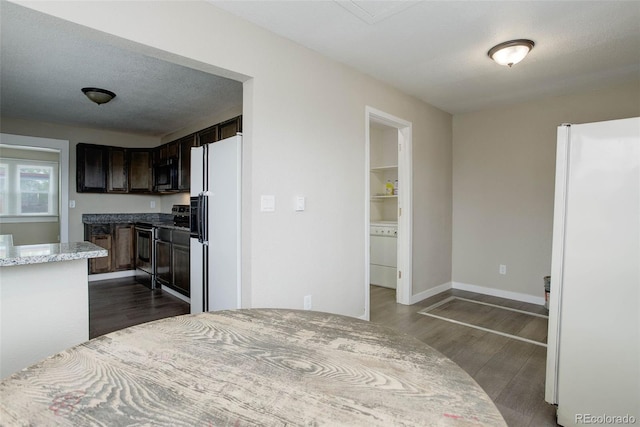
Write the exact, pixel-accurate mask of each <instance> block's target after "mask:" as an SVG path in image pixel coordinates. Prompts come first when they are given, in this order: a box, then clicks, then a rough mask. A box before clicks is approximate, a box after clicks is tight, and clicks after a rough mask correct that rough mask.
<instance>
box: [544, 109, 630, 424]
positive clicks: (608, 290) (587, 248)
mask: <svg viewBox="0 0 640 427" xmlns="http://www.w3.org/2000/svg"><path fill="white" fill-rule="evenodd" d="M639 330H640V118H630V119H622V120H612V121H606V122H599V123H589V124H580V125H563V126H560V127H559V128H558V146H557V158H556V190H555V206H554V221H553V247H552V263H551V295H550V302H549V338H548V348H547V373H546V375H547V378H546V390H545V400H546V401H547V402H549V403H552V404H556V405H558V408H557V417H558V424H560V425H563V426H574V425H584V424H600V425H602V424H604V425H612V424H634V423H638V424H640V333H639Z"/></svg>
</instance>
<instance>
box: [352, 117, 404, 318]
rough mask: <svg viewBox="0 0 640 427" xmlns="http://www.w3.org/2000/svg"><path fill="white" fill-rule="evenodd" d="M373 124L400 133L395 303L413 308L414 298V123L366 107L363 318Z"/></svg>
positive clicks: (367, 308) (366, 310)
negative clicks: (412, 300) (390, 128)
mask: <svg viewBox="0 0 640 427" xmlns="http://www.w3.org/2000/svg"><path fill="white" fill-rule="evenodd" d="M371 123H379V124H382V125H385V126H389V127H392V128H396V129H397V130H398V180H399V181H400V182H401V183H402V190H401V191H400V192H399V195H398V210H399V212H401V214H399V215H398V273H399V277H398V282H397V286H396V302H397V303H399V304H405V305H410V304H411V296H412V286H411V284H412V276H413V268H412V267H413V242H412V236H413V230H412V227H413V220H412V215H413V209H412V206H413V190H412V189H413V181H412V179H413V170H412V166H413V161H412V157H413V154H412V153H413V151H412V124H411V122H409V121H406V120H404V119H401V118H399V117H395V116H393V115H391V114H388V113H385V112H384V111H380V110H377V109H375V108H373V107H370V106H366V107H365V179H364V187H365V191H364V194H365V200H364V215H365V220H364V224H365V227H364V235H365V238H364V240H365V245H364V254H365V256H364V260H365V261H364V264H365V265H364V277H365V280H364V288H365V289H364V295H365V301H364V315H363V316H362V318H363V319H365V320H369V318H370V305H371V304H370V303H371V298H370V292H369V286H370V283H371V280H370V271H369V264H370V245H371V239H370V236H369V232H370V226H371V206H370V202H371V194H370V192H371V182H370V181H371V176H370V170H371V139H370V126H371Z"/></svg>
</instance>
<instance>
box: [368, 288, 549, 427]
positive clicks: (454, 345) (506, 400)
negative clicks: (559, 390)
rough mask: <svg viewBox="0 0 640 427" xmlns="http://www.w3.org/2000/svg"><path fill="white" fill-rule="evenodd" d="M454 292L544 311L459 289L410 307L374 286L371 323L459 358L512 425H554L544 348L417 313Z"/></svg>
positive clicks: (524, 308)
mask: <svg viewBox="0 0 640 427" xmlns="http://www.w3.org/2000/svg"><path fill="white" fill-rule="evenodd" d="M452 295H455V296H459V297H463V298H469V299H475V300H478V301H483V302H488V303H492V304H498V305H504V306H506V307H511V308H515V309H519V310H525V311H531V312H534V313H539V314H546V313H545V309H544V307H541V306H538V305H534V304H527V303H522V302H518V301H512V300H506V299H502V298H496V297H491V296H487V295H481V294H475V293H471V292H465V291H458V290H450V291H447V292H443V293H441V294H438V295H436V296H434V297H432V298H428V299H426V300H424V301H421V302H419V303H417V304H414V305H411V306H406V305H400V304H397V303H396V302H395V291H394V290H392V289H387V288H382V287H378V286H372V287H371V316H370V317H371V321H372V322H376V323H380V324H383V325H386V326H388V327H390V328H393V329H396V330H398V331H400V332H404V333H406V334H409V335H412V336H415V337H416V338H418V339H419V340H421V341H423V342H425V343H427V344H428V345H430V346H431V347H433V348H435V349H436V350H438V351H440V352H441V353H443V354H444V355H445V356H447V357H449V358H450V359H452V360H453V361H454V362H456V363H457V364H458V365H459V366H460V367H461V368H462V369H464V370H465V371H467V373H469V375H471V376H472V377H473V378H474V379H475V380H476V381H477V382H478V384H480V386H481V387H482V388H483V389H484V390H485V391H486V392H487V394H488V395H489V396H490V397H491V399H493V401H494V402H495V404H496V406H497V407H498V409H499V410H500V412H501V413H502V416H503V417H504V419H505V420H506V421H507V424H508V425H509V426H512V427H518V426H531V427H539V426H540V427H542V426H556V425H557V424H556V421H555V407H553V406H552V405H549V404H547V403H546V402H545V401H544V381H545V367H546V354H547V352H546V348H545V347H541V346H539V345H535V344H530V343H527V342H522V341H518V340H515V339H512V338H507V337H503V336H500V335H495V334H492V333H490V332H484V331H481V330H478V329H473V328H470V327H467V326H462V325H457V324H455V323H451V322H447V321H445V320H440V319H436V318H433V317H428V316H424V315H422V314H418V311H420V310H422V309H423V308H425V307H429V306H430V305H432V304H435V303H436V302H438V301H441V300H443V299H445V298H447V297H449V296H452ZM476 305H478V304H476ZM478 306H479V307H480V308H478V309H479V310H482V308H481V307H482V306H480V305H478Z"/></svg>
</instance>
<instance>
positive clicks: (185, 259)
mask: <svg viewBox="0 0 640 427" xmlns="http://www.w3.org/2000/svg"><path fill="white" fill-rule="evenodd" d="M171 265H172V266H173V286H174V288H175V289H176V290H177V291H178V292H180V293H181V294H183V295H185V296H189V293H190V280H191V275H190V272H191V271H190V268H189V247H188V246H179V245H175V244H174V245H172V257H171Z"/></svg>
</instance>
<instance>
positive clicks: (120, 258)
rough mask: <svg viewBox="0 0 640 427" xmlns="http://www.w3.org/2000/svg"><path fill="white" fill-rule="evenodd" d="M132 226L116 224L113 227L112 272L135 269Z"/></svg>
mask: <svg viewBox="0 0 640 427" xmlns="http://www.w3.org/2000/svg"><path fill="white" fill-rule="evenodd" d="M133 242H134V226H133V224H116V225H115V226H114V227H113V270H114V271H120V270H133V269H134V268H135V256H134V255H135V252H134V245H133Z"/></svg>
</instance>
